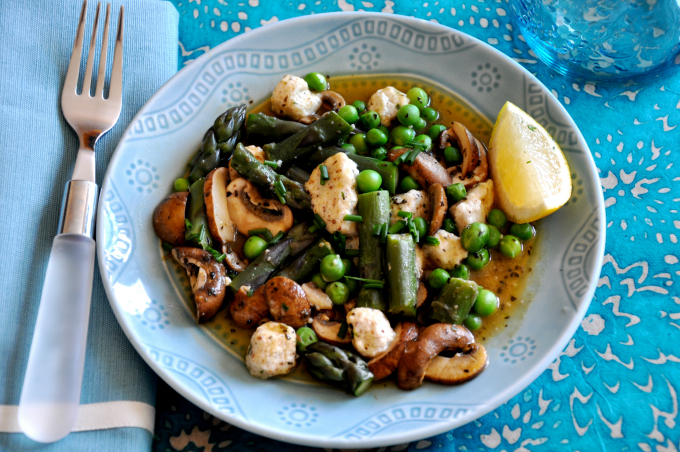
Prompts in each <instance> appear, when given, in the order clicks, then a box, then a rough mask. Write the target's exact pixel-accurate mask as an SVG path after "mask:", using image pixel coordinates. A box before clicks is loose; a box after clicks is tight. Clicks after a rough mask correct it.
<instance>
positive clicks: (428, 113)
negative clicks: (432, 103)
mask: <svg viewBox="0 0 680 452" xmlns="http://www.w3.org/2000/svg"><path fill="white" fill-rule="evenodd" d="M420 117H421V118H423V119H424V120H425V121H427V122H435V121H436V120H437V119H439V112H438V111H437V110H435V109H434V108H432V107H425V108H423V109H422V110H421V111H420Z"/></svg>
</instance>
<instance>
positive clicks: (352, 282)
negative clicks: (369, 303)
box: [343, 278, 359, 295]
mask: <svg viewBox="0 0 680 452" xmlns="http://www.w3.org/2000/svg"><path fill="white" fill-rule="evenodd" d="M343 281H344V283H345V285H346V286H347V288H348V289H349V294H350V295H354V294H356V293H357V292H359V282H358V281H357V280H356V279H347V278H345V279H344V280H343Z"/></svg>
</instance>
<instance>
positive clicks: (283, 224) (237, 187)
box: [227, 178, 293, 235]
mask: <svg viewBox="0 0 680 452" xmlns="http://www.w3.org/2000/svg"><path fill="white" fill-rule="evenodd" d="M227 203H228V206H229V216H230V217H231V218H232V219H233V221H234V223H236V228H237V229H238V230H239V231H240V232H241V233H243V234H248V231H250V230H253V229H261V228H266V229H269V232H271V233H272V235H276V234H278V233H279V232H282V231H283V232H287V231H288V230H289V229H290V228H291V227H293V212H291V210H290V208H289V207H288V206H285V205H283V204H281V203H280V202H279V201H276V200H274V199H266V198H263V197H262V195H261V194H260V192H259V190H258V189H257V188H256V187H255V185H253V184H252V183H251V182H250V181H248V180H246V179H243V178H239V179H236V180H233V181H231V183H230V184H229V186H228V187H227Z"/></svg>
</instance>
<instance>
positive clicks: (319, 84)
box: [305, 72, 328, 92]
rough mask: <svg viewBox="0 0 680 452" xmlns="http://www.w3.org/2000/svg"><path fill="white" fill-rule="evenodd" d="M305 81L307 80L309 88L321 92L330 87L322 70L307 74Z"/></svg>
mask: <svg viewBox="0 0 680 452" xmlns="http://www.w3.org/2000/svg"><path fill="white" fill-rule="evenodd" d="M305 82H307V85H308V86H309V89H311V90H312V91H316V92H319V91H325V90H327V89H328V82H327V81H326V77H324V76H323V74H321V73H320V72H310V73H309V74H307V75H305Z"/></svg>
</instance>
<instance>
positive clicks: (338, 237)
mask: <svg viewBox="0 0 680 452" xmlns="http://www.w3.org/2000/svg"><path fill="white" fill-rule="evenodd" d="M333 240H335V244H336V245H337V246H338V252H339V253H344V252H345V243H346V240H347V238H346V237H345V234H343V233H342V232H340V231H336V232H335V233H334V234H333Z"/></svg>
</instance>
